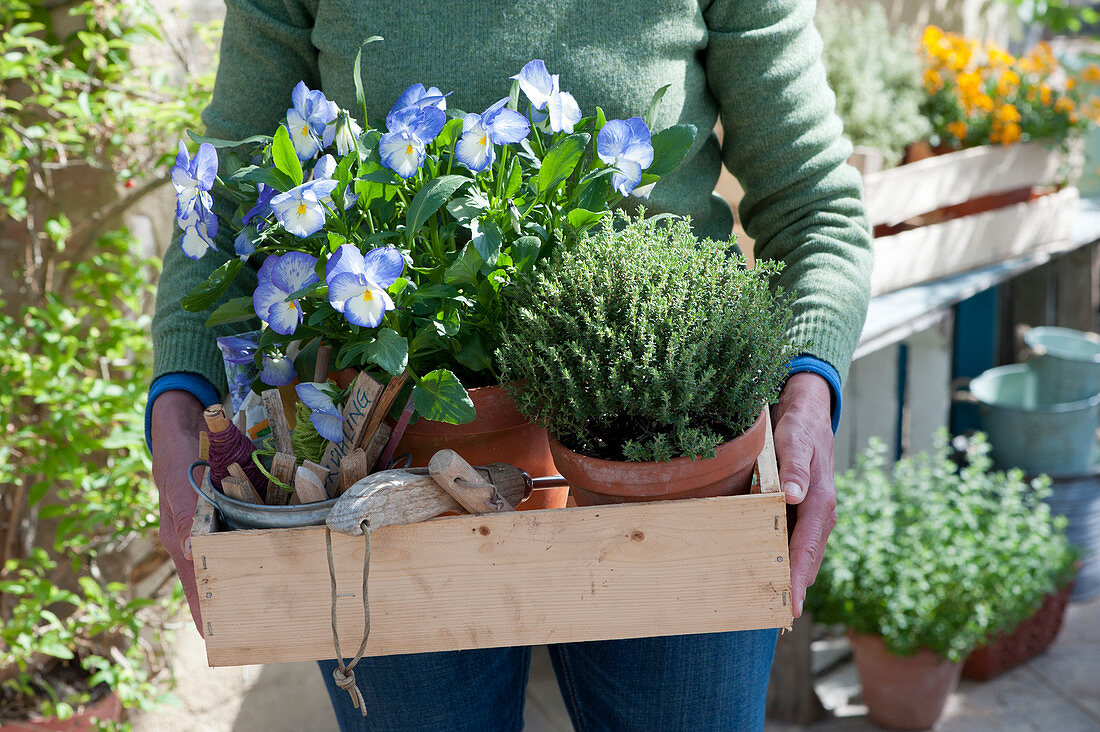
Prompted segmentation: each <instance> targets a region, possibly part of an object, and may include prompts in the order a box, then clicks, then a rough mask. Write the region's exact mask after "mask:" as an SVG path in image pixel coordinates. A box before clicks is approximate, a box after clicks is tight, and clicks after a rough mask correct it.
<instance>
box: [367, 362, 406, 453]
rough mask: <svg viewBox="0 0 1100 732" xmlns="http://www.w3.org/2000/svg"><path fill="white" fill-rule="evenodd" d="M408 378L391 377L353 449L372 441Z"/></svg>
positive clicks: (403, 375) (404, 375)
mask: <svg viewBox="0 0 1100 732" xmlns="http://www.w3.org/2000/svg"><path fill="white" fill-rule="evenodd" d="M408 378H409V377H408V375H407V374H401V375H400V376H395V377H393V378H392V379H390V383H388V384H386V388H385V389H383V390H382V396H380V397H378V405H377V406H376V407H375V408H374V411H372V412H371V415H370V422H369V423H368V424H367V429H366V430H364V431H363V436H362V438H360V440H359V443H358V444H357V445H355V447H361V446H363V445H364V444H369V443H370V441H371V440H372V439H374V433H375V432H377V431H378V425H380V424H382V420H384V419H385V418H386V413H387V412H389V411H390V407H391V406H393V402H394V400H395V399H397V395H398V394H399V393H400V392H401V387H403V386H405V382H406V381H407V380H408Z"/></svg>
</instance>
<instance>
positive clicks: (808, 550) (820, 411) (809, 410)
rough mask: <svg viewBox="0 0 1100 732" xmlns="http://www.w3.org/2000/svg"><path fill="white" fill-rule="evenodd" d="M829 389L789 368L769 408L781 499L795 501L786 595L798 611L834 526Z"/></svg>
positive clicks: (796, 613) (822, 382)
mask: <svg viewBox="0 0 1100 732" xmlns="http://www.w3.org/2000/svg"><path fill="white" fill-rule="evenodd" d="M831 412H832V393H831V391H830V389H829V384H828V383H827V382H826V381H825V379H823V378H821V377H820V376H818V375H817V374H814V373H810V372H800V373H797V374H793V375H792V376H791V377H790V378H789V379H787V383H786V385H785V386H784V387H783V391H782V392H780V394H779V404H778V405H776V406H775V407H774V408H773V409H772V419H773V420H774V422H775V456H776V460H777V461H778V463H779V482H780V485H781V486H782V487H783V492H784V493H785V494H786V497H787V503H789V504H795V505H797V509H796V516H797V520H796V521H795V524H794V531H793V532H792V534H791V540H790V553H791V600H792V605H793V612H794V616H795V617H796V618H797V617H799V616H800V615H802V604H803V603H804V602H805V601H806V589H807V588H808V587H809V586H810V585H812V584H813V583H814V580H815V579H817V571H818V569H819V568H820V567H821V557H822V554H823V553H824V551H825V542H826V541H828V539H829V534H830V532H832V530H833V527H834V526H836V520H837V513H836V487H835V486H834V484H833V430H832V419H831Z"/></svg>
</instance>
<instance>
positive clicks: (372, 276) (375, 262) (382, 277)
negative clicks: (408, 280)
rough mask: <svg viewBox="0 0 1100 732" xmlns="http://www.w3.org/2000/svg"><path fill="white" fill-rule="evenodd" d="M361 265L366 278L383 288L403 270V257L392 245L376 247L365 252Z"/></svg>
mask: <svg viewBox="0 0 1100 732" xmlns="http://www.w3.org/2000/svg"><path fill="white" fill-rule="evenodd" d="M363 265H364V268H365V270H366V271H365V274H366V276H367V279H368V280H369V281H371V282H373V283H374V284H375V285H377V286H378V288H379V289H384V288H386V287H389V286H390V285H392V284H393V283H394V281H395V280H396V279H397V278H398V277H400V276H401V273H402V272H404V271H405V258H404V257H402V256H401V252H399V251H397V250H396V249H394V248H393V247H378V248H377V249H371V250H370V251H369V252H367V253H366V255H365V256H364V257H363Z"/></svg>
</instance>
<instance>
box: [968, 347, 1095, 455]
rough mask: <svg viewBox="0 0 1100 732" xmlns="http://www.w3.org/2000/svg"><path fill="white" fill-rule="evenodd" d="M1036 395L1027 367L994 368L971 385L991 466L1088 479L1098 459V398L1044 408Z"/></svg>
mask: <svg viewBox="0 0 1100 732" xmlns="http://www.w3.org/2000/svg"><path fill="white" fill-rule="evenodd" d="M1038 392H1039V390H1038V379H1037V377H1036V374H1035V372H1034V371H1032V369H1031V365H1030V364H1014V365H1012V366H998V367H997V368H994V369H990V370H988V371H986V372H985V373H983V374H982V375H981V376H979V377H977V378H976V379H974V380H973V381H971V382H970V393H971V394H973V395H974V397H975V398H976V399H977V401H978V404H979V407H980V412H981V420H982V429H983V430H984V431H985V432H986V433H987V434H988V435H989V442H990V444H991V446H992V454H993V461H994V463H995V464H996V466H997V467H998V468H1001V469H1007V468H1020V469H1022V470H1023V471H1024V472H1027V473H1046V474H1047V475H1051V476H1061V475H1080V474H1083V473H1087V472H1088V471H1089V469H1090V468H1091V466H1092V465H1093V463H1094V462H1095V460H1094V458H1095V457H1096V428H1097V425H1098V423H1100V393H1096V394H1093V395H1092V396H1091V397H1089V398H1087V399H1079V400H1077V401H1072V402H1048V401H1044V400H1041V399H1040V398H1039V395H1038Z"/></svg>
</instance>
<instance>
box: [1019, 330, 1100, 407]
mask: <svg viewBox="0 0 1100 732" xmlns="http://www.w3.org/2000/svg"><path fill="white" fill-rule="evenodd" d="M1024 342H1025V343H1026V344H1027V346H1028V348H1029V349H1031V351H1032V354H1033V355H1032V357H1031V364H1032V369H1033V370H1034V372H1035V375H1036V378H1037V380H1038V381H1037V388H1038V394H1037V397H1038V399H1039V400H1040V401H1044V402H1072V401H1077V400H1080V399H1088V398H1089V397H1091V396H1093V395H1094V394H1097V393H1100V335H1097V334H1096V333H1085V332H1083V331H1080V330H1073V329H1072V328H1047V327H1043V328H1032V329H1031V330H1030V331H1029V332H1028V333H1027V335H1025V336H1024Z"/></svg>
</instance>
